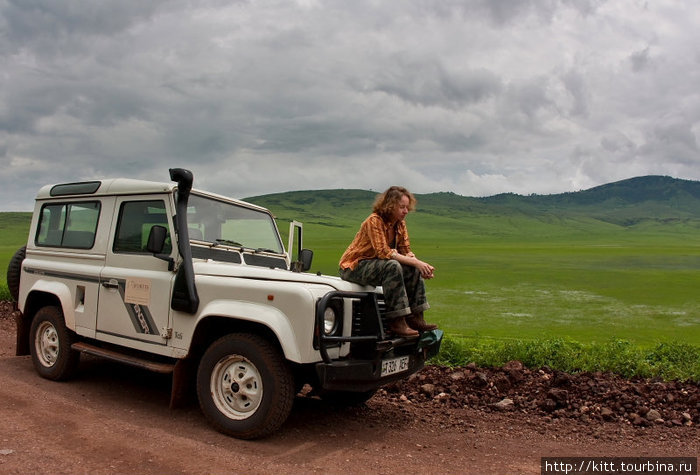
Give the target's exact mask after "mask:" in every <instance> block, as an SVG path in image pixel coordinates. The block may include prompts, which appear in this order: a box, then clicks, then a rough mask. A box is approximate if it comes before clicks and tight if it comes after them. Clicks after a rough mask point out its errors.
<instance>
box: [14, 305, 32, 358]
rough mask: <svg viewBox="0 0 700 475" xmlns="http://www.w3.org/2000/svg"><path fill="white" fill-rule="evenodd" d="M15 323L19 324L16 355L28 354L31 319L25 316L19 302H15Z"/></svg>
mask: <svg viewBox="0 0 700 475" xmlns="http://www.w3.org/2000/svg"><path fill="white" fill-rule="evenodd" d="M14 307H15V311H14V313H13V315H14V317H15V325H16V326H17V341H16V343H15V356H26V355H28V354H29V327H30V321H29V319H27V318H24V315H22V312H20V311H19V309H18V308H17V302H14Z"/></svg>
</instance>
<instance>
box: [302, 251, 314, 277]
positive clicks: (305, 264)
mask: <svg viewBox="0 0 700 475" xmlns="http://www.w3.org/2000/svg"><path fill="white" fill-rule="evenodd" d="M313 260H314V251H312V250H311V249H302V250H301V252H300V253H299V261H300V262H301V271H302V272H306V271H307V270H309V269H311V262H312V261H313Z"/></svg>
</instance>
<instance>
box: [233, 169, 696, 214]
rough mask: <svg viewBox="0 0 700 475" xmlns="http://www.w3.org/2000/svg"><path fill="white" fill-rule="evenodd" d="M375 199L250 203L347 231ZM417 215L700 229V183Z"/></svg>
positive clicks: (450, 205) (476, 202) (302, 197)
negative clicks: (692, 226)
mask: <svg viewBox="0 0 700 475" xmlns="http://www.w3.org/2000/svg"><path fill="white" fill-rule="evenodd" d="M376 194H377V193H375V192H371V191H364V190H316V191H295V192H287V193H277V194H270V195H263V196H255V197H250V198H247V199H246V200H247V201H250V202H253V203H257V204H260V205H262V206H266V207H267V208H269V209H270V210H272V211H273V212H274V213H276V215H277V216H278V217H279V218H280V219H282V220H290V219H301V220H303V221H304V222H305V223H313V224H319V225H324V226H336V227H337V226H341V227H342V226H344V225H346V224H348V223H349V222H351V223H353V226H354V225H356V223H357V220H358V219H361V218H362V217H364V216H365V215H367V213H368V211H369V210H370V209H371V206H372V202H373V200H374V197H375V196H376ZM416 197H417V199H418V210H417V214H418V215H432V216H442V217H446V218H452V219H463V218H468V217H470V218H476V217H486V216H488V217H491V218H494V217H501V218H510V219H515V218H529V219H535V220H544V221H552V220H577V221H580V220H582V219H591V220H594V221H599V222H601V223H608V224H612V225H616V226H624V227H632V226H635V225H640V224H643V223H647V224H649V223H653V224H658V225H664V224H678V223H690V224H691V225H694V226H695V227H697V226H699V225H700V181H692V180H682V179H677V178H671V177H667V176H644V177H636V178H630V179H627V180H622V181H618V182H614V183H609V184H606V185H601V186H597V187H595V188H591V189H588V190H583V191H577V192H569V193H561V194H552V195H528V196H523V195H517V194H514V193H505V194H499V195H494V196H490V197H484V198H473V197H466V196H460V195H457V194H454V193H431V194H423V195H416Z"/></svg>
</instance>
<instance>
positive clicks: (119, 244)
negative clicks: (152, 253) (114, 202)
mask: <svg viewBox="0 0 700 475" xmlns="http://www.w3.org/2000/svg"><path fill="white" fill-rule="evenodd" d="M155 225H159V226H165V227H166V228H168V215H167V213H166V211H165V202H164V201H162V200H151V201H125V202H124V203H122V205H121V207H120V209H119V221H118V222H117V235H116V236H115V238H114V246H113V247H112V249H113V251H114V252H115V253H139V254H148V251H147V250H146V244H147V242H148V234H149V233H150V232H151V228H152V227H153V226H155ZM171 251H172V243H171V240H170V230H169V229H168V238H167V239H166V241H165V249H164V250H163V252H164V253H166V254H170V252H171Z"/></svg>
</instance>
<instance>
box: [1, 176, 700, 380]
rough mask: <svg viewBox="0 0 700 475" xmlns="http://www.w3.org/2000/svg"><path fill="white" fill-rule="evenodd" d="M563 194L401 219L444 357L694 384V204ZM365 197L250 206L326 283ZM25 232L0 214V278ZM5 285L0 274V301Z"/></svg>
mask: <svg viewBox="0 0 700 475" xmlns="http://www.w3.org/2000/svg"><path fill="white" fill-rule="evenodd" d="M605 191H606V193H608V194H609V191H610V190H609V189H606V190H605ZM683 192H684V193H685V191H683ZM572 195H578V194H577V193H574V194H566V195H557V198H556V200H551V201H550V202H549V203H546V202H543V200H542V199H541V197H518V196H517V195H500V196H497V197H491V198H487V199H475V198H465V197H460V196H457V195H453V194H450V193H437V194H432V195H424V196H418V198H419V204H418V210H417V212H415V213H412V214H410V215H409V217H408V218H407V221H408V226H409V231H410V234H411V241H412V245H413V249H414V251H415V252H416V254H418V256H419V257H420V258H422V259H423V260H426V261H427V262H430V263H431V264H433V265H434V266H435V267H436V273H435V278H434V279H432V280H430V281H428V282H427V288H428V297H429V300H430V303H431V306H432V308H431V310H430V311H429V312H428V314H427V316H428V319H429V320H430V321H433V322H435V323H438V324H439V325H440V327H441V328H442V329H444V331H445V332H446V334H447V337H448V338H447V341H446V344H445V345H444V349H443V350H444V351H443V355H444V357H445V358H447V359H448V360H450V361H452V362H453V363H454V362H460V361H461V359H465V358H466V360H470V361H477V362H481V363H485V364H490V363H495V364H498V362H499V361H500V362H504V361H501V360H504V359H505V361H507V360H508V359H510V358H519V359H522V360H524V361H526V362H528V361H529V362H530V363H531V364H543V363H542V361H546V363H544V364H550V365H551V364H553V363H552V362H553V361H554V360H557V358H559V359H561V358H564V359H566V361H564V360H561V361H559V363H557V364H558V366H560V367H561V368H562V369H589V368H599V367H600V364H599V363H600V362H601V361H603V360H605V359H606V358H610V355H617V356H616V359H615V360H614V361H611V362H609V364H607V366H605V365H603V367H605V368H608V369H610V368H612V369H616V370H619V372H622V373H623V374H624V373H625V371H626V372H627V374H629V375H650V374H651V375H654V374H661V373H663V375H666V376H668V375H669V374H670V376H671V377H675V376H677V373H676V371H677V369H678V368H677V365H676V366H673V368H672V369H671V370H657V371H656V372H654V371H650V370H649V366H648V365H649V364H651V363H650V362H653V361H657V360H659V361H667V360H668V359H669V358H671V359H673V358H677V357H678V355H686V356H687V355H690V360H689V361H690V363H688V360H686V361H685V363H683V364H686V365H688V364H689V365H690V366H691V368H690V369H689V370H688V371H685V372H683V371H681V374H683V375H685V377H688V375H691V377H692V378H694V379H700V350H699V349H698V348H700V292H698V289H700V213H699V212H698V207H697V202H698V200H697V199H696V198H695V197H693V196H690V195H689V194H688V193H686V195H688V196H689V198H688V199H684V200H681V201H682V205H680V206H677V205H676V204H675V203H676V202H678V201H679V199H678V195H674V196H672V197H671V199H670V201H669V200H666V201H664V200H656V201H649V200H646V201H644V200H643V199H640V200H638V201H634V200H632V201H630V199H627V198H626V197H625V196H622V197H620V196H617V195H616V196H608V195H605V196H604V200H603V201H600V202H598V203H596V202H595V200H592V198H591V195H590V193H589V192H582V195H581V196H583V197H584V198H585V200H584V201H581V202H576V200H575V198H576V197H577V196H572ZM374 196H375V193H372V192H368V191H362V190H333V191H313V192H294V193H283V194H277V195H265V196H261V197H254V198H250V199H248V201H251V202H253V203H256V204H260V205H262V206H266V207H268V208H269V209H270V210H271V211H272V212H273V213H274V214H275V215H276V216H277V219H278V224H279V228H280V231H281V232H282V234H283V238H284V242H285V243H286V234H287V230H288V226H289V222H290V221H291V220H293V219H294V220H299V221H302V222H303V223H304V247H307V248H310V249H313V250H314V253H315V254H314V263H313V267H312V270H313V271H314V272H315V271H320V272H322V273H324V274H330V275H337V274H338V269H337V263H338V260H339V258H340V255H341V254H342V252H343V251H344V249H345V248H346V246H347V245H348V244H349V242H350V241H351V240H352V238H353V236H354V235H355V232H356V231H357V229H358V226H359V224H360V222H361V221H362V220H363V219H364V218H365V217H366V216H367V215H368V213H369V212H370V209H371V205H372V201H373V198H374ZM673 200H675V201H673ZM28 226H29V214H27V213H0V229H2V233H0V268H3V269H6V267H7V262H8V261H9V259H10V257H11V256H12V253H14V251H15V250H16V249H17V248H18V247H19V246H21V245H22V244H23V243H24V242H25V241H26V235H27V234H26V233H27V229H28ZM4 285H5V284H4V273H3V276H2V277H0V293H2V292H3V291H4V292H6V290H3V289H2V286H4ZM5 289H6V287H5ZM0 296H2V295H0ZM455 345H456V346H455ZM582 347H585V348H586V351H581V348H582ZM640 352H642V353H640ZM547 354H550V356H551V357H550V358H549V359H546V358H545V359H544V360H542V355H547ZM566 355H569V356H571V355H577V356H576V358H573V357H570V358H568V359H567V357H566ZM669 355H670V356H669ZM528 358H530V360H528ZM581 358H583V359H584V360H586V361H582V360H581ZM592 360H595V361H597V362H598V363H595V364H592V363H591V361H592ZM596 365H598V366H596ZM618 366H622V368H618ZM640 368H641V369H640Z"/></svg>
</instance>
